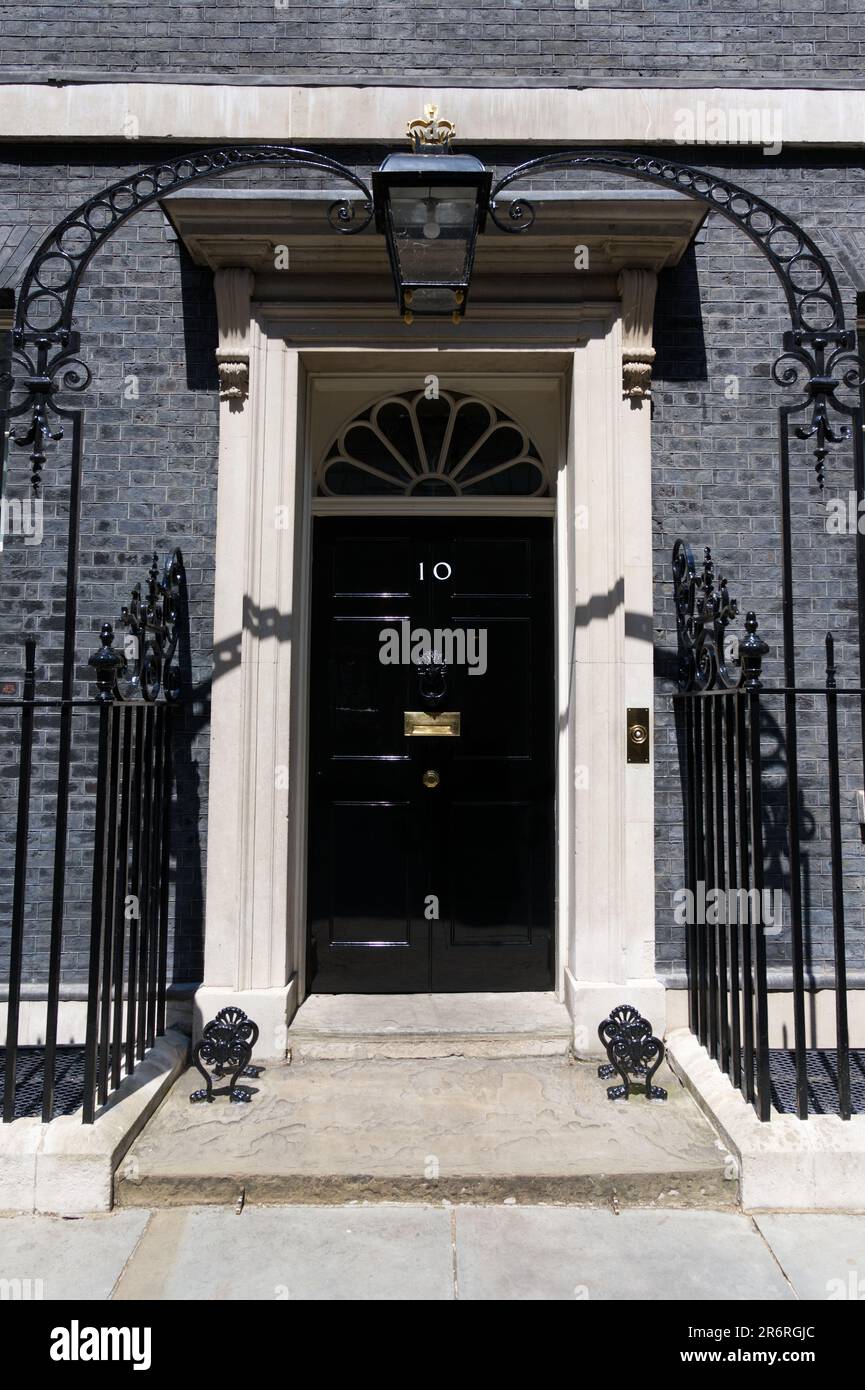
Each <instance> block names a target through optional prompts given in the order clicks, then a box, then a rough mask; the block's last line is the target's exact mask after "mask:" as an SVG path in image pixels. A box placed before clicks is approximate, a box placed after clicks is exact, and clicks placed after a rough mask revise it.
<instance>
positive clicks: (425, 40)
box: [0, 0, 865, 86]
mask: <svg viewBox="0 0 865 1390" xmlns="http://www.w3.org/2000/svg"><path fill="white" fill-rule="evenodd" d="M0 32H2V42H0V68H2V69H3V70H4V71H6V72H8V73H14V72H21V71H23V72H28V73H30V74H31V76H33V77H36V76H39V77H46V76H56V75H65V76H72V75H76V74H86V73H101V74H108V73H129V74H137V75H139V76H140V75H148V76H149V75H159V76H160V77H162V78H163V79H165V78H175V79H182V78H184V77H189V76H190V75H198V74H202V75H205V76H207V75H210V76H216V75H231V76H239V77H243V78H244V79H246V80H251V81H257V80H267V79H280V78H292V79H300V80H303V81H309V82H320V81H334V80H336V81H349V82H370V81H390V82H404V81H419V82H426V81H435V82H444V81H449V82H458V83H471V84H474V85H478V84H489V85H493V84H499V85H501V84H506V83H508V82H512V81H514V80H515V79H516V80H519V81H522V82H550V83H556V84H558V83H561V84H568V83H579V82H608V81H617V82H621V81H628V82H633V83H638V82H646V81H648V82H664V83H669V84H671V85H677V84H682V83H694V82H697V83H707V84H712V85H715V84H718V85H722V86H723V85H734V84H735V83H737V82H746V83H747V82H784V81H787V82H801V83H806V84H808V85H810V84H811V83H812V82H813V81H815V80H816V81H819V80H823V81H825V82H827V83H828V84H830V85H844V84H845V83H846V84H851V85H856V84H858V83H859V82H860V81H861V74H862V62H863V54H865V16H863V14H862V11H861V7H859V6H857V5H856V4H854V3H853V0H787V3H786V4H785V5H784V6H783V7H781V8H780V9H772V8H767V7H766V6H764V5H761V4H759V3H757V0H750V3H749V4H746V5H737V6H733V5H729V4H728V5H725V6H720V7H719V5H718V4H717V3H716V2H715V0H619V3H618V4H614V5H610V4H603V3H601V2H600V0H586V3H585V4H584V3H583V2H582V0H578V2H577V0H550V3H547V4H536V3H535V4H533V3H524V2H523V0H488V3H475V4H472V5H466V6H462V7H458V8H456V9H448V8H447V7H445V6H442V5H441V4H440V3H439V0H412V3H411V4H409V3H389V0H376V2H375V3H361V2H359V3H355V4H348V5H346V4H343V3H342V0H318V3H314V4H307V3H305V0H271V3H262V2H260V3H251V4H235V3H228V2H225V0H223V2H222V3H215V4H183V3H175V0H152V3H150V4H146V5H140V4H137V3H135V0H114V2H113V3H110V4H77V3H76V4H70V3H66V4H62V3H58V4H14V5H4V6H2V7H0Z"/></svg>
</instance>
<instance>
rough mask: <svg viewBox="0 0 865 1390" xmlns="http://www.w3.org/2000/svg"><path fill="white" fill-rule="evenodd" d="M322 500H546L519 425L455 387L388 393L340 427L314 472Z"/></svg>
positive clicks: (539, 466) (544, 480)
mask: <svg viewBox="0 0 865 1390" xmlns="http://www.w3.org/2000/svg"><path fill="white" fill-rule="evenodd" d="M315 483H316V492H317V493H318V495H319V496H323V497H418V498H423V497H546V496H547V495H548V493H549V490H550V489H549V478H548V475H547V470H546V468H545V467H544V464H543V461H542V460H541V457H540V455H539V453H538V451H537V449H536V448H535V446H534V444H533V443H532V441H531V439H530V438H529V436H528V434H527V433H526V431H525V430H524V429H523V427H522V425H519V424H517V422H516V421H515V420H512V419H511V418H510V416H508V415H506V414H505V413H504V411H502V410H500V409H499V408H498V406H495V405H493V404H492V403H491V402H489V401H485V400H482V399H481V398H480V397H479V396H470V395H464V394H462V393H461V392H458V391H439V392H438V394H437V395H435V396H434V397H433V398H430V397H429V396H428V394H427V392H426V391H417V392H406V393H403V394H399V395H388V396H385V397H383V399H382V400H380V401H376V402H375V404H374V405H371V406H369V407H367V409H366V410H364V411H363V412H362V413H361V414H360V415H357V416H355V418H354V419H353V420H351V421H350V423H349V424H347V425H344V426H343V428H342V429H341V430H340V432H339V434H338V435H337V437H336V439H335V440H334V441H333V444H332V445H331V447H330V449H329V450H328V452H327V454H326V455H325V457H324V459H323V461H322V462H321V463H320V464H319V465H318V468H317V469H316V479H315Z"/></svg>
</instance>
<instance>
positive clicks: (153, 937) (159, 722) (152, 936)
mask: <svg viewBox="0 0 865 1390" xmlns="http://www.w3.org/2000/svg"><path fill="white" fill-rule="evenodd" d="M153 717H154V730H153V773H152V779H153V811H152V814H151V823H150V902H149V904H148V912H147V1020H146V1026H145V1035H144V1038H145V1043H146V1045H147V1047H152V1046H153V1043H154V1041H155V1035H156V981H157V977H158V974H159V960H158V952H159V901H160V892H159V878H160V867H161V866H160V857H161V853H162V821H161V819H160V811H161V810H162V773H163V757H164V750H163V738H164V733H165V706H164V705H156V706H155V707H154V711H153Z"/></svg>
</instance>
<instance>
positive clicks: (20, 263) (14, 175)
mask: <svg viewBox="0 0 865 1390" xmlns="http://www.w3.org/2000/svg"><path fill="white" fill-rule="evenodd" d="M155 154H156V152H155V151H149V150H147V149H142V150H140V151H136V155H140V156H141V162H142V163H146V162H148V161H149V159H150V158H152V157H153V156H154V155H155ZM128 159H129V153H128V150H127V149H126V148H125V147H124V148H122V149H121V150H120V152H119V158H118V156H115V155H113V154H111V153H102V154H101V155H100V154H97V153H95V152H94V150H93V149H92V148H91V149H80V150H76V149H67V150H65V151H64V156H63V159H62V161H58V157H57V154H56V152H52V151H51V150H49V149H47V148H45V147H43V148H41V149H29V150H21V149H3V150H2V151H0V170H2V172H0V201H2V212H0V225H2V226H3V233H4V234H5V239H4V235H3V234H0V243H2V249H0V278H2V281H3V283H6V284H11V285H13V286H17V285H18V284H19V283H20V280H21V277H22V275H23V273H24V270H25V268H26V264H27V260H28V259H29V254H30V253H31V252H32V249H33V243H34V241H35V239H36V237H37V235H38V236H41V235H42V234H43V233H44V232H45V231H46V230H48V228H49V227H50V226H52V225H53V224H54V223H55V222H56V221H59V220H60V218H61V217H63V216H64V215H65V214H66V213H67V212H68V211H70V210H71V209H72V208H73V207H75V205H76V204H77V203H79V202H80V201H82V200H83V199H84V198H85V197H86V196H88V195H89V194H90V193H92V192H96V191H98V190H99V189H100V188H101V187H103V186H105V185H106V184H108V183H110V182H112V181H113V180H114V179H116V178H117V177H118V176H120V175H121V174H122V172H123V171H124V168H125V167H128V164H127V161H128ZM136 166H137V161H136ZM136 166H133V167H136ZM76 319H77V324H78V327H79V328H80V331H81V334H82V353H81V356H82V359H83V360H84V361H85V362H86V363H87V364H88V365H89V367H90V368H91V370H92V371H93V382H92V385H91V386H90V388H89V389H88V391H87V392H86V394H85V395H84V396H82V397H79V398H77V399H76V398H75V397H73V396H72V395H71V394H67V396H66V397H65V399H66V401H67V403H68V404H84V406H85V419H84V435H85V464H84V474H83V487H82V504H81V531H80V534H81V552H80V569H79V578H80V588H79V603H80V614H79V623H78V642H77V652H78V654H79V667H78V672H77V674H78V680H77V682H76V689H75V694H76V696H77V697H78V698H82V697H87V696H88V695H90V694H91V693H92V692H93V689H94V686H93V681H92V672H91V671H89V670H88V667H87V665H86V662H87V658H88V656H89V655H90V654H91V652H93V651H94V650H95V649H96V648H97V647H98V645H99V643H98V640H97V639H98V632H99V626H100V624H101V623H102V622H103V621H105V620H106V619H108V620H110V621H112V622H113V623H115V624H116V622H117V619H118V618H119V615H120V608H121V605H122V604H123V603H125V602H127V601H128V598H129V593H130V590H131V588H132V586H133V584H135V583H136V582H138V581H139V580H141V581H144V580H145V579H146V575H147V570H148V569H149V566H150V557H151V554H152V552H153V551H154V550H155V551H157V552H158V553H159V555H160V559H161V558H162V557H163V556H164V555H165V554H167V553H168V552H169V551H170V550H171V549H173V547H174V546H176V545H179V546H180V547H181V549H182V550H183V552H184V558H185V563H186V568H187V574H188V583H189V593H190V610H191V611H190V625H191V663H192V669H191V678H192V687H193V692H192V693H193V698H194V704H193V706H192V708H191V709H190V710H189V712H188V715H187V718H186V721H185V726H184V730H183V732H182V734H181V735H180V737H179V740H178V746H177V790H178V803H179V815H178V817H177V820H176V830H175V851H176V853H177V856H178V867H177V875H176V882H175V884H174V886H173V893H174V896H175V900H176V908H177V926H178V937H177V950H176V954H175V956H174V959H173V961H172V965H171V974H172V978H173V979H174V980H176V981H189V980H196V979H198V978H200V975H201V933H202V901H203V873H204V852H205V846H204V830H205V826H206V792H207V752H208V739H207V710H208V706H209V682H210V675H211V663H210V647H211V633H212V595H213V567H212V557H213V536H214V523H215V479H216V450H217V439H218V401H217V392H216V376H215V365H214V360H213V349H214V347H215V344H216V326H215V310H214V305H213V292H212V277H211V276H210V275H209V274H207V273H202V272H200V271H199V270H198V269H197V268H196V267H195V266H193V265H192V264H191V263H190V262H189V260H188V258H186V256H185V254H184V255H183V256H182V257H181V255H180V254H179V251H178V246H177V243H176V241H175V240H174V239H169V238H168V237H167V235H166V230H165V226H164V221H163V217H162V214H161V212H160V211H159V210H158V209H157V210H146V211H145V212H143V213H141V214H139V215H138V216H137V217H136V218H135V219H133V220H132V221H130V222H129V223H127V224H126V226H125V227H123V228H121V229H120V231H119V232H118V233H116V234H115V237H114V238H113V240H112V241H111V242H110V243H109V244H108V245H107V246H106V248H105V249H104V250H103V252H102V253H101V254H100V255H99V256H98V257H97V258H96V260H95V261H94V262H93V264H92V265H91V267H90V269H89V271H88V273H87V276H86V278H85V281H84V284H83V285H82V288H81V291H80V293H79V296H78V300H77V314H76ZM133 378H134V379H135V383H137V397H136V396H135V395H134V394H133V390H132V388H133V385H134V383H133V380H132V379H133ZM66 432H67V439H66V440H64V441H63V442H62V443H60V444H58V445H54V446H52V447H51V448H50V450H49V454H50V457H49V462H48V466H47V467H46V469H45V472H44V487H43V494H44V504H43V505H44V540H43V543H42V545H41V546H27V545H25V544H24V542H23V540H22V539H21V538H20V537H18V536H10V537H7V539H6V545H5V551H4V555H3V560H2V565H0V685H2V684H3V683H4V682H12V683H13V684H17V685H18V686H19V688H20V684H19V678H20V671H21V666H22V647H21V637H22V635H23V633H24V632H27V633H32V634H34V635H35V636H36V638H37V642H38V646H37V677H38V685H37V689H38V693H39V694H40V695H43V696H56V695H57V694H59V676H60V667H59V660H60V652H61V648H62V636H63V634H62V622H63V611H64V602H63V598H64V587H63V586H64V581H65V556H66V534H67V522H68V498H69V471H68V470H69V457H70V451H69V447H68V436H69V435H70V433H71V431H70V429H69V427H68V425H67V430H66ZM28 484H29V463H28V455H27V451H26V450H22V449H18V448H16V447H14V446H13V447H11V448H10V451H9V459H8V486H7V493H8V495H9V496H11V497H18V498H20V497H26V496H27V495H28ZM3 719H4V732H3V737H2V744H3V755H2V763H0V804H2V810H0V845H2V850H3V851H4V854H3V860H2V866H3V867H2V873H0V914H2V917H3V920H4V924H5V922H7V921H8V908H9V904H10V901H11V891H12V885H11V873H10V871H9V865H10V859H9V855H10V853H11V845H12V842H13V840H14V831H15V810H14V805H15V803H14V794H15V789H16V781H15V773H16V750H15V746H14V739H15V729H16V727H17V717H16V718H14V719H13V718H12V717H11V716H10V715H9V714H8V713H5V714H4V716H3ZM73 722H74V729H75V734H74V740H73V768H74V775H73V788H72V798H71V816H70V833H69V853H68V856H67V931H66V950H65V958H64V975H65V976H66V977H67V978H72V977H74V975H75V974H76V973H80V966H81V963H82V961H83V960H84V959H85V950H86V939H87V930H88V922H87V904H89V893H90V887H89V885H90V873H91V867H90V866H91V854H92V810H93V792H94V785H95V784H94V777H95V756H94V751H93V750H94V741H93V727H94V726H93V721H92V719H90V720H89V721H88V720H87V719H85V718H84V716H83V715H81V714H76V716H75V719H74V721H73ZM36 747H37V752H36V758H35V769H34V797H33V814H32V820H31V835H30V892H29V897H28V923H29V925H30V928H31V930H30V931H28V945H29V950H30V954H29V958H28V960H27V962H26V967H25V974H26V978H28V979H32V980H38V979H40V978H43V979H44V963H45V954H46V950H47V942H48V923H49V921H50V896H51V883H50V876H51V862H52V856H53V839H54V825H55V817H56V802H55V796H54V782H53V775H52V766H53V767H55V768H56V763H54V762H53V760H54V759H56V751H53V750H56V747H57V720H56V716H55V715H53V714H52V715H51V716H49V715H48V714H47V713H46V714H44V715H42V716H40V717H39V718H38V720H37V730H36Z"/></svg>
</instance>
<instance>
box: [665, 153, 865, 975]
mask: <svg viewBox="0 0 865 1390" xmlns="http://www.w3.org/2000/svg"><path fill="white" fill-rule="evenodd" d="M692 162H693V163H700V164H701V165H703V166H704V167H706V166H707V165H708V167H713V166H712V164H711V163H710V162H709V161H707V160H706V159H705V158H702V157H700V156H698V155H696V154H695V155H694V156H693V159H692ZM728 172H729V174H730V176H732V177H733V178H736V179H737V181H738V182H740V183H742V184H744V185H745V186H746V187H748V188H752V189H754V190H755V191H757V192H759V193H761V194H762V195H763V196H764V197H765V198H767V199H768V200H769V201H770V202H774V203H776V204H777V205H778V206H779V207H781V208H783V209H784V211H785V212H787V213H788V214H790V215H792V216H793V218H794V219H795V220H797V221H799V222H800V223H801V225H802V226H803V227H805V228H806V230H808V231H809V232H811V234H812V235H813V236H814V237H815V239H816V240H817V243H818V245H820V246H821V247H822V248H823V249H824V251H825V252H826V253H827V255H828V256H829V259H830V260H831V262H832V263H833V265H834V268H835V271H836V275H837V277H838V281H839V286H840V289H841V291H842V294H843V296H844V298H845V302H846V307H847V312H848V323H850V322H853V321H854V311H855V293H856V291H857V290H859V289H861V288H862V287H863V283H865V260H863V251H865V235H863V231H862V210H863V195H865V178H863V167H862V164H861V162H851V163H849V164H848V163H846V162H844V161H838V160H836V159H835V158H834V157H833V156H831V155H828V154H824V155H815V156H813V157H812V158H811V159H810V160H809V161H808V162H807V163H803V162H801V161H800V162H797V161H796V160H794V159H789V160H787V159H784V160H781V161H778V160H774V159H763V160H759V161H748V160H747V159H744V158H743V159H740V160H737V167H736V168H733V169H731V170H729V171H728ZM698 242H699V244H698V245H697V246H696V247H695V248H694V253H693V255H689V256H688V257H686V259H685V261H684V262H683V264H682V265H681V266H680V267H679V268H678V269H677V270H676V271H671V272H668V273H667V274H665V275H663V276H662V277H661V283H660V291H659V299H658V307H657V313H656V324H655V328H656V344H657V349H658V361H657V369H656V373H655V392H654V396H655V399H654V425H653V481H654V489H653V491H654V505H653V526H654V534H655V595H656V597H655V635H656V671H657V672H658V674H659V676H660V677H661V679H660V680H659V682H658V694H657V699H656V718H657V739H656V753H657V759H656V796H657V822H656V840H657V860H656V863H657V905H658V918H657V921H658V946H657V958H658V965H659V970H660V971H661V973H662V974H669V973H670V972H673V973H675V972H676V971H679V970H681V968H682V966H683V950H682V929H681V928H679V927H675V926H673V925H672V912H671V906H672V903H671V898H672V893H673V892H674V891H675V889H676V888H677V887H681V886H683V883H684V879H683V849H682V827H681V804H682V802H681V784H680V776H679V762H678V754H677V745H676V737H675V729H674V724H673V719H672V714H671V708H670V700H669V696H668V694H667V693H666V692H668V691H669V690H670V689H671V682H670V680H669V678H668V676H669V673H670V669H671V663H672V660H673V655H674V652H675V621H674V617H673V609H672V584H671V581H670V558H671V551H672V546H673V542H674V540H675V539H676V537H677V536H680V535H681V536H683V537H684V538H685V539H686V540H688V541H690V542H691V543H692V546H693V549H694V551H695V553H696V555H697V558H698V559H700V558H701V557H702V547H703V545H705V544H709V545H711V547H712V550H713V554H714V557H715V560H716V563H717V567H718V570H720V571H721V572H723V573H725V574H727V575H728V577H729V580H730V591H731V593H732V594H733V595H734V597H737V598H738V599H739V601H740V609H741V614H742V618H741V619H740V621H739V623H738V625H737V626H738V630H739V631H740V632H743V631H744V628H743V619H744V614H745V612H746V610H747V609H749V608H753V609H755V610H756V612H757V614H758V617H759V619H760V625H761V632H762V635H763V636H764V637H765V639H766V640H767V642H768V643H769V645H770V652H769V655H768V657H767V659H766V662H765V665H764V681H765V683H766V684H767V685H773V684H776V685H780V684H781V682H782V669H781V660H780V638H781V615H780V605H779V594H780V546H779V499H778V488H777V474H778V464H777V450H776V441H777V434H778V426H777V408H778V406H779V405H780V404H781V403H782V402H783V401H785V400H789V399H790V396H788V394H787V393H786V392H782V391H781V390H780V389H779V388H778V387H776V386H775V385H774V383H772V382H771V380H770V379H769V371H770V367H771V363H772V362H773V361H774V359H775V358H776V357H777V356H778V355H780V351H781V337H782V333H783V331H784V328H785V327H786V326H787V324H788V318H787V310H786V304H785V302H784V300H783V298H782V295H781V292H780V289H779V287H778V284H777V282H776V281H775V278H774V275H773V273H772V271H771V269H770V268H769V267H768V265H767V263H766V262H765V261H764V260H763V259H762V258H761V255H760V253H759V251H758V250H757V249H756V248H755V247H753V246H752V245H751V244H750V243H749V242H748V241H746V240H745V239H744V238H743V237H742V235H741V234H740V233H739V232H738V231H737V230H736V229H735V228H734V227H732V226H731V225H730V224H729V223H727V222H726V221H724V220H723V219H721V218H720V217H717V216H715V217H713V218H712V219H711V221H710V223H709V224H708V227H707V228H706V230H705V232H704V233H703V234H701V236H700V237H699V238H698ZM736 392H738V394H735V393H736ZM800 399H801V397H800ZM811 450H812V446H811V445H809V444H807V443H795V444H794V446H793V467H792V517H793V523H792V524H793V539H794V565H793V578H794V605H795V612H796V625H797V644H796V647H797V678H798V680H799V681H800V682H801V683H802V684H811V683H822V682H823V680H824V679H825V653H824V639H825V634H826V632H827V630H831V631H833V632H834V634H835V636H836V640H837V653H838V661H839V668H840V669H839V683H841V684H847V685H852V686H856V685H858V682H859V670H858V642H857V640H856V627H855V578H854V545H855V542H854V539H853V537H852V536H848V535H845V536H832V535H827V533H826V499H828V498H834V497H844V498H846V496H847V492H848V489H849V488H851V487H852V485H853V483H852V451H851V449H850V447H849V446H847V447H844V448H839V449H836V450H834V451H833V453H832V455H831V456H830V459H829V463H828V469H827V482H826V490H825V496H824V497H823V498H821V496H820V493H819V491H818V490H817V488H816V486H815V481H814V469H813V463H814V460H813V456H812V452H811ZM764 703H765V710H764V725H763V756H764V762H765V767H766V773H767V790H766V794H765V808H764V809H765V816H764V831H765V835H766V840H767V845H768V847H769V851H770V872H769V877H768V884H769V885H770V886H777V887H783V884H784V881H785V878H786V875H787V865H788V858H787V856H788V843H787V830H786V804H785V795H786V794H785V790H784V768H785V748H784V740H783V727H782V726H783V720H782V708H781V701H780V699H779V698H777V697H775V698H769V697H766V699H765V702H764ZM825 737H826V735H825V707H824V704H823V702H822V700H819V699H805V700H802V701H800V731H799V754H800V757H799V764H800V770H801V774H802V792H801V805H800V825H801V835H802V845H803V866H804V884H805V894H806V914H805V917H806V920H805V927H806V964H807V966H808V967H809V968H810V969H812V971H813V972H814V973H815V974H816V975H820V973H821V971H823V972H824V974H825V969H826V967H827V965H828V964H829V963H830V962H831V960H832V952H831V947H830V943H829V938H828V932H829V927H830V924H831V911H830V908H831V897H830V885H829V877H828V867H829V860H828V835H829V827H828V816H827V801H826V786H827V756H826V743H825ZM859 738H860V730H859V721H858V717H857V712H856V709H855V701H847V702H843V701H842V706H841V744H842V754H843V757H842V766H841V796H842V823H843V834H844V842H845V865H844V867H845V879H846V886H847V890H848V893H849V902H848V922H847V926H848V937H849V950H848V960H849V964H850V966H851V968H853V969H854V970H856V971H858V972H859V978H860V981H861V978H862V967H863V964H865V953H863V948H865V934H863V899H862V896H861V889H862V870H863V864H865V859H863V855H865V851H863V847H862V844H861V841H860V837H859V832H858V826H857V822H856V819H855V790H856V788H857V787H859V786H861V785H862V775H863V774H862V763H861V743H860V741H859ZM857 748H858V750H859V752H858V756H857V754H856V750H857ZM789 920H790V919H789V902H788V901H786V900H785V902H784V922H785V927H784V931H783V933H782V935H781V937H780V938H772V939H770V941H769V945H768V955H769V964H770V968H771V967H772V966H773V965H775V966H779V965H782V964H783V963H784V962H785V961H786V960H788V959H789Z"/></svg>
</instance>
